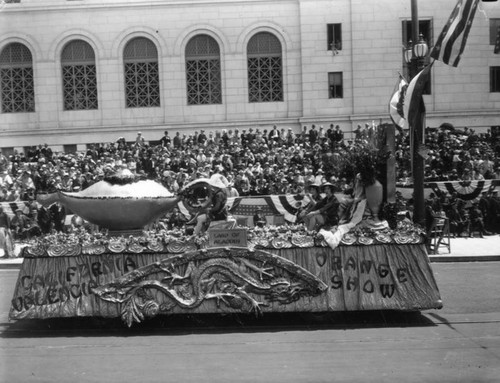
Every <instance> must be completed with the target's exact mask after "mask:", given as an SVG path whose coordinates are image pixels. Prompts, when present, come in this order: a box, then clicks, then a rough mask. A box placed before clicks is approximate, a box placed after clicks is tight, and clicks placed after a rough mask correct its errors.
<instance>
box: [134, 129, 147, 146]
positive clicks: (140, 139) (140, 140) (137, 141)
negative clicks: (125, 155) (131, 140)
mask: <svg viewBox="0 0 500 383" xmlns="http://www.w3.org/2000/svg"><path fill="white" fill-rule="evenodd" d="M144 145H146V141H145V140H144V137H143V136H142V132H137V137H136V138H135V146H136V148H142V147H144Z"/></svg>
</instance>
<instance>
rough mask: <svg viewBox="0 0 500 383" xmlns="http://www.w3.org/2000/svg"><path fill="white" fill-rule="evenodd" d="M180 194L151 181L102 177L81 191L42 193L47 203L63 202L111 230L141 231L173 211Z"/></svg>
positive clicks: (68, 207) (81, 214) (86, 218)
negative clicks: (123, 180)
mask: <svg viewBox="0 0 500 383" xmlns="http://www.w3.org/2000/svg"><path fill="white" fill-rule="evenodd" d="M179 200H180V197H177V196H174V195H173V194H172V193H170V192H169V191H168V190H167V189H166V188H165V187H163V186H162V185H160V184H159V183H157V182H155V181H151V180H141V181H133V182H126V183H125V182H122V183H112V182H109V181H108V180H102V181H99V182H97V183H95V184H94V185H91V186H90V187H88V188H87V189H85V190H83V191H81V192H72V193H69V192H63V191H58V192H56V193H53V194H50V195H45V196H40V198H38V201H39V202H40V203H41V204H43V205H50V204H52V203H54V202H59V203H61V204H62V205H64V206H65V207H66V208H67V209H69V210H71V211H72V212H74V213H75V214H77V215H78V216H80V217H82V218H83V219H85V220H87V221H88V222H91V223H93V224H96V225H98V226H99V227H100V228H106V229H109V230H110V231H134V230H140V229H142V228H143V227H144V226H146V225H147V224H149V223H151V222H153V221H154V220H155V219H157V218H159V217H160V216H162V215H164V214H165V213H167V212H168V211H170V210H172V209H173V208H174V207H175V206H177V203H178V202H179Z"/></svg>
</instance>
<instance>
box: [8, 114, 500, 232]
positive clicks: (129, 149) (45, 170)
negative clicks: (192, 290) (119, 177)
mask: <svg viewBox="0 0 500 383" xmlns="http://www.w3.org/2000/svg"><path fill="white" fill-rule="evenodd" d="M376 131H377V127H376V126H375V125H374V124H372V125H370V124H365V126H364V127H363V126H361V125H358V129H356V131H354V135H353V137H352V138H351V137H344V132H343V131H342V130H341V129H340V127H339V126H338V125H336V126H335V125H334V124H331V125H330V126H329V127H327V128H326V129H325V128H324V127H323V126H315V125H312V126H310V127H307V126H304V127H303V128H302V129H301V131H300V132H294V131H293V130H292V129H279V128H278V127H277V126H273V127H272V128H270V129H269V130H267V129H261V128H249V129H233V130H231V129H230V130H215V131H210V132H205V131H204V130H200V131H195V132H194V133H193V134H181V133H180V132H176V133H173V134H172V133H171V132H169V131H165V132H164V135H163V136H162V137H157V139H156V140H151V139H150V140H146V139H145V138H144V137H143V135H142V134H141V133H140V132H139V133H138V134H137V137H136V138H135V139H134V140H132V141H128V142H127V140H125V138H123V137H120V138H118V139H117V140H116V141H115V142H106V143H99V144H97V143H96V144H92V145H89V146H88V149H87V150H85V151H79V152H76V153H63V152H54V151H53V150H52V149H51V148H50V147H49V145H47V144H45V145H39V146H38V147H33V148H31V149H30V150H28V151H27V152H26V153H23V152H21V153H19V152H17V151H15V152H14V153H13V154H12V155H10V156H9V157H8V158H7V157H6V156H5V155H4V154H2V152H1V150H0V202H13V201H35V200H36V195H37V194H39V193H50V192H54V191H56V190H63V191H72V192H76V191H80V190H83V189H85V188H87V187H89V186H90V185H92V184H94V183H96V182H98V181H100V180H102V179H103V178H104V177H105V176H106V175H108V174H111V173H113V172H115V171H116V170H117V169H120V168H128V169H129V170H130V171H131V172H133V173H134V174H136V175H137V176H138V177H140V178H144V179H152V180H156V181H157V182H160V183H161V184H163V185H164V186H165V187H166V188H167V189H169V190H170V191H171V192H173V193H178V192H179V190H180V189H181V188H182V187H183V186H184V185H186V184H187V183H188V182H190V181H192V180H194V179H197V178H200V177H210V176H211V175H212V174H214V173H221V174H223V175H224V176H225V177H226V179H227V180H228V182H229V184H230V185H231V186H232V188H233V189H234V190H235V194H238V195H240V196H247V195H269V194H294V193H304V192H306V191H307V189H308V187H309V185H311V184H315V185H319V184H322V183H325V182H330V183H332V184H333V185H334V186H335V188H336V192H343V191H345V190H348V189H350V188H352V182H353V174H352V172H351V173H348V172H347V173H346V172H345V171H343V170H342V169H343V168H342V167H341V166H340V164H341V163H342V160H343V159H344V158H345V157H346V156H347V155H348V154H349V153H351V152H352V151H356V150H358V151H359V150H363V149H364V148H365V147H367V145H369V144H370V141H373V137H374V135H375V134H376ZM409 141H410V140H409V137H408V134H403V133H402V134H397V135H396V150H395V157H396V174H397V177H396V179H397V183H398V184H400V185H405V184H409V183H410V182H411V181H410V177H409V175H410V174H411V170H410V169H411V161H410V149H409V146H410V142H409ZM426 154H427V159H426V171H425V179H426V181H445V180H458V179H462V180H482V179H500V144H499V141H498V140H497V139H496V137H495V136H494V135H492V134H491V132H489V131H488V133H484V134H476V133H475V132H474V131H473V130H472V129H467V128H465V129H460V130H459V129H454V128H453V127H450V126H442V127H440V128H438V129H427V132H426ZM32 205H33V209H31V210H30V212H29V213H28V214H27V216H28V217H29V218H31V221H32V222H33V220H37V221H38V222H39V223H40V222H43V220H49V221H50V220H52V223H49V224H47V225H45V226H44V225H38V226H41V227H40V232H46V231H47V230H51V229H54V228H55V227H56V226H57V227H60V225H59V223H57V222H59V221H60V216H63V215H64V212H61V211H59V212H46V211H44V210H42V208H40V206H38V207H37V205H36V204H35V203H33V204H32ZM45 210H46V209H45ZM34 214H36V215H37V217H35V218H34V217H33V215H34ZM47 217H48V218H47ZM54 221H55V222H54ZM24 226H27V227H28V228H29V223H26V224H25V225H24ZM23 230H24V231H23ZM18 232H19V233H21V232H23V233H25V235H26V236H27V237H29V236H30V235H31V234H30V232H29V231H25V229H20V230H19V231H18Z"/></svg>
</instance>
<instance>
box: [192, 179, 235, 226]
mask: <svg viewBox="0 0 500 383" xmlns="http://www.w3.org/2000/svg"><path fill="white" fill-rule="evenodd" d="M208 188H209V189H210V190H209V195H210V201H209V202H208V204H207V206H206V207H205V208H204V211H203V212H202V213H200V214H198V216H196V226H195V228H194V234H195V235H199V234H201V233H202V232H203V231H205V230H206V229H207V228H208V226H209V225H210V222H213V221H225V220H226V219H227V217H228V212H227V209H226V202H227V188H226V185H224V183H222V182H221V180H220V178H216V177H214V178H212V179H210V180H209V181H208Z"/></svg>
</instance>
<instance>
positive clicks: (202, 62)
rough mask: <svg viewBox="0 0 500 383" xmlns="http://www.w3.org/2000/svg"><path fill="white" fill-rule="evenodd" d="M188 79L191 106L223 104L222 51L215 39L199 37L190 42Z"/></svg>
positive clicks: (187, 56)
mask: <svg viewBox="0 0 500 383" xmlns="http://www.w3.org/2000/svg"><path fill="white" fill-rule="evenodd" d="M186 78H187V102H188V104H189V105H204V104H220V103H222V92H221V69H220V50H219V44H217V41H215V39H214V38H212V37H210V36H208V35H198V36H195V37H193V38H192V39H191V40H189V42H188V44H187V45H186Z"/></svg>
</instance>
